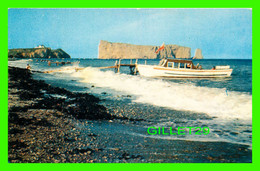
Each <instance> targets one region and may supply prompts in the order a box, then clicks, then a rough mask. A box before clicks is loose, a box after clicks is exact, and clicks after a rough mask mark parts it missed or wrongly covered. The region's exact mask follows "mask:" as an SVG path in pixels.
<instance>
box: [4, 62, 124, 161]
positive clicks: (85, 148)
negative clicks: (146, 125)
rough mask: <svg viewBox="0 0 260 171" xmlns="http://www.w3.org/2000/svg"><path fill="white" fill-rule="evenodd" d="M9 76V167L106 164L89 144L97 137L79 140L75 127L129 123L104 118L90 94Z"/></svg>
mask: <svg viewBox="0 0 260 171" xmlns="http://www.w3.org/2000/svg"><path fill="white" fill-rule="evenodd" d="M8 71H9V78H8V85H9V86H8V102H9V105H8V160H9V162H11V163H16V162H29V163H31V162H37V163H38V162H53V163H59V162H90V163H92V162H97V161H98V162H106V161H107V160H106V157H104V156H105V154H104V152H102V151H103V149H102V148H97V147H94V145H91V142H92V141H93V140H95V139H97V137H96V136H97V135H95V134H93V133H88V135H86V136H85V137H84V139H83V138H79V137H81V135H80V132H78V131H77V129H76V128H75V127H76V125H75V124H76V123H77V122H84V124H85V125H86V126H88V124H87V121H86V120H85V119H87V120H113V119H122V120H128V118H126V117H118V116H113V115H111V114H109V113H108V112H107V111H106V108H105V107H104V106H102V105H99V104H98V102H99V99H98V98H96V97H94V96H92V95H89V94H83V93H72V92H69V91H67V90H65V89H62V88H58V87H52V86H50V85H49V84H46V83H45V82H44V81H41V80H40V81H37V80H34V79H32V77H31V72H30V71H29V70H26V69H21V68H15V67H9V68H8ZM92 144H93V143H92ZM94 153H96V154H95V155H93V154H94ZM123 154H124V153H123V152H122V154H121V155H123ZM121 155H120V156H121Z"/></svg>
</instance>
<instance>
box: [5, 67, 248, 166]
mask: <svg viewBox="0 0 260 171" xmlns="http://www.w3.org/2000/svg"><path fill="white" fill-rule="evenodd" d="M8 84H9V88H8V102H9V106H8V111H9V114H8V159H9V162H12V163H39V162H45V163H50V162H51V163H64V162H84V163H92V162H102V163H103V162H120V163H121V162H129V163H133V162H172V163H179V162H203V163H204V162H252V151H251V150H250V149H248V146H245V145H238V144H232V143H225V142H195V141H181V140H165V139H154V138H149V137H136V136H132V135H126V134H119V133H113V132H105V131H104V130H105V129H103V128H102V126H101V127H100V128H99V129H97V127H96V126H95V125H97V123H100V124H101V125H102V124H106V123H108V124H109V123H118V124H119V125H120V124H129V125H132V126H135V125H134V124H138V122H142V120H143V118H138V117H137V118H136V117H133V118H134V119H132V118H131V116H122V115H118V114H116V113H113V112H111V111H108V109H106V108H105V107H104V106H102V105H100V104H99V102H100V99H98V98H96V97H94V96H92V95H89V94H87V93H73V92H69V91H67V90H66V89H63V88H58V87H53V86H51V85H49V84H46V83H45V82H44V81H38V80H34V79H32V74H31V72H29V71H28V70H26V69H21V68H14V67H9V79H8Z"/></svg>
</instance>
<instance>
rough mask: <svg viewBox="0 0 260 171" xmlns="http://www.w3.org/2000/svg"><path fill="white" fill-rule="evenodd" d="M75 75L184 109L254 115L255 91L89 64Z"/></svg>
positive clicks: (141, 98)
mask: <svg viewBox="0 0 260 171" xmlns="http://www.w3.org/2000/svg"><path fill="white" fill-rule="evenodd" d="M72 76H73V77H78V78H81V79H82V82H85V83H91V84H95V85H96V86H98V87H104V88H110V89H113V90H116V91H123V92H125V93H128V94H132V95H135V96H136V99H135V102H139V103H148V104H152V105H156V106H161V107H168V108H171V109H174V110H180V111H192V112H198V113H206V114H208V115H210V116H215V117H218V118H221V119H235V118H238V119H242V120H248V121H251V119H252V95H249V94H246V93H242V92H235V91H233V92H228V93H226V89H219V88H209V87H198V86H194V85H192V84H180V83H174V82H170V81H165V80H160V79H148V78H142V77H139V76H131V75H126V74H115V73H114V72H112V71H105V72H103V71H100V70H98V69H94V68H86V69H84V70H82V71H80V72H73V74H72Z"/></svg>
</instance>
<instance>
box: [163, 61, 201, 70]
mask: <svg viewBox="0 0 260 171" xmlns="http://www.w3.org/2000/svg"><path fill="white" fill-rule="evenodd" d="M159 65H160V66H163V67H168V68H176V69H182V68H183V69H197V66H194V64H193V62H192V61H191V60H183V59H162V60H161V61H160V63H159Z"/></svg>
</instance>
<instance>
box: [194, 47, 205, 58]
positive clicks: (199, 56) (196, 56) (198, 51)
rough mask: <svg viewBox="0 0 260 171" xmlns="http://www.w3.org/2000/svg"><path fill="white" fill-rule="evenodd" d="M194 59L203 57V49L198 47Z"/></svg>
mask: <svg viewBox="0 0 260 171" xmlns="http://www.w3.org/2000/svg"><path fill="white" fill-rule="evenodd" d="M192 59H203V56H202V52H201V49H196V50H195V55H194V57H193V58H192Z"/></svg>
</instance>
